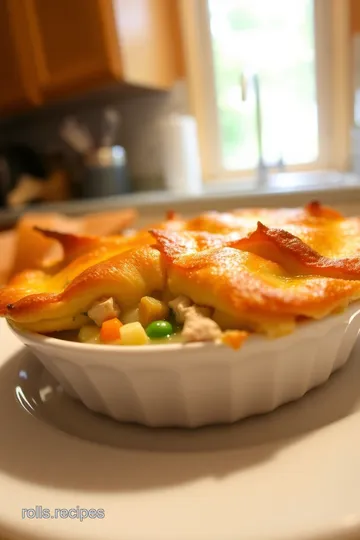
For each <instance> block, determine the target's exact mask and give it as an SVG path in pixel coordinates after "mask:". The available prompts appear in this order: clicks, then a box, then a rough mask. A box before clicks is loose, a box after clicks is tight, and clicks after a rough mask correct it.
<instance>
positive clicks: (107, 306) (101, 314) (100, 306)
mask: <svg viewBox="0 0 360 540" xmlns="http://www.w3.org/2000/svg"><path fill="white" fill-rule="evenodd" d="M119 314H120V308H119V306H118V305H117V303H116V302H115V300H114V299H113V298H105V299H102V300H100V301H98V302H96V303H95V304H94V305H93V306H92V307H91V308H90V309H89V311H88V317H90V319H92V320H93V321H94V323H95V324H96V325H97V326H101V325H102V323H103V322H104V321H107V320H109V319H113V318H114V317H118V316H119Z"/></svg>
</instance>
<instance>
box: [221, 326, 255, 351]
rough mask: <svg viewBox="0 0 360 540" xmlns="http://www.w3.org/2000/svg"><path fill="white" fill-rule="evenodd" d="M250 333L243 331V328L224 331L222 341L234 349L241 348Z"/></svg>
mask: <svg viewBox="0 0 360 540" xmlns="http://www.w3.org/2000/svg"><path fill="white" fill-rule="evenodd" d="M248 335H249V334H248V332H243V331H241V330H226V331H225V332H224V333H223V336H222V342H223V343H224V344H225V345H228V346H229V347H231V348H232V349H235V350H236V349H240V347H241V345H242V344H243V343H244V341H245V339H246V338H247V337H248Z"/></svg>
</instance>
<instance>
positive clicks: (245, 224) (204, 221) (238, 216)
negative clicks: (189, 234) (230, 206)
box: [154, 201, 345, 234]
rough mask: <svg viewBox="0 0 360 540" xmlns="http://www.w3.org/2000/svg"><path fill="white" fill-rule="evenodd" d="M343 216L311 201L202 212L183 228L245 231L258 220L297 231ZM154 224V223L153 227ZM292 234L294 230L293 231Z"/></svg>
mask: <svg viewBox="0 0 360 540" xmlns="http://www.w3.org/2000/svg"><path fill="white" fill-rule="evenodd" d="M344 219H345V218H344V217H343V216H342V214H340V213H339V212H338V211H337V210H334V209H333V208H330V207H327V206H323V205H321V204H320V203H319V202H317V201H313V202H311V203H309V204H308V205H306V206H305V207H304V208H241V209H236V210H233V211H231V212H216V211H212V212H205V213H203V214H200V215H199V216H197V217H195V218H192V219H189V220H188V221H187V222H186V224H185V226H184V229H185V230H196V231H208V232H212V233H220V234H222V233H229V232H234V231H237V232H239V233H242V234H247V233H249V232H251V231H253V230H254V229H255V228H256V225H257V222H258V221H261V222H262V223H264V224H265V225H267V226H268V227H276V228H285V229H287V227H288V226H292V227H297V229H298V231H301V230H305V231H307V230H308V229H312V228H314V227H315V228H316V229H323V228H327V227H332V226H333V225H337V224H338V223H339V222H342V221H343V220H344ZM154 228H155V227H154ZM294 234H296V233H295V232H294Z"/></svg>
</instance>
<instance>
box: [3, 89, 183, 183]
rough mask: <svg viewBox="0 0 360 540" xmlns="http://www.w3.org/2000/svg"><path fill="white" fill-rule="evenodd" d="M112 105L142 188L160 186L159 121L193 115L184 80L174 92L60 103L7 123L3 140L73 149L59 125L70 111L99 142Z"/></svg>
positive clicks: (120, 138) (51, 149) (43, 147)
mask: <svg viewBox="0 0 360 540" xmlns="http://www.w3.org/2000/svg"><path fill="white" fill-rule="evenodd" d="M109 105H111V106H112V107H115V108H117V109H118V110H119V112H120V114H121V119H122V122H121V128H120V130H119V135H118V140H117V141H116V142H117V143H119V144H121V145H123V146H124V147H125V149H126V151H127V158H128V165H129V171H130V174H131V177H132V178H133V181H134V186H135V188H136V189H137V190H148V189H159V188H161V186H162V179H161V151H162V149H161V145H160V138H159V137H158V124H159V122H161V120H163V119H164V118H165V117H166V115H168V114H170V113H172V112H177V113H181V114H188V113H189V102H188V95H187V88H186V84H185V82H184V81H178V83H177V84H176V85H175V86H174V88H173V89H172V90H171V91H169V92H164V93H151V94H149V95H141V96H136V97H131V98H129V97H127V98H125V99H124V98H123V99H117V98H116V95H115V96H114V95H112V96H111V98H109V97H108V96H104V99H100V100H97V101H96V103H94V102H91V101H89V102H88V103H87V100H86V99H84V101H83V102H82V103H81V107H79V106H76V105H75V106H74V105H68V106H67V105H64V104H62V105H59V107H54V108H52V109H51V110H47V111H39V112H37V113H33V114H31V115H30V116H29V117H27V118H24V119H21V120H16V121H14V122H13V123H11V122H10V123H7V125H6V128H3V129H1V132H2V133H0V140H1V142H16V143H25V144H29V145H31V146H32V147H34V148H35V149H38V150H41V151H45V152H56V151H62V152H69V153H71V150H70V149H69V147H67V145H66V143H64V142H63V141H62V140H61V138H60V135H59V126H60V123H61V121H62V119H63V118H64V117H65V116H66V115H75V116H77V118H79V120H80V121H81V122H83V123H85V124H86V125H87V126H88V127H89V129H90V131H91V133H92V135H93V136H94V138H95V140H99V139H100V136H101V125H102V124H101V122H102V111H103V110H104V108H105V107H106V106H109Z"/></svg>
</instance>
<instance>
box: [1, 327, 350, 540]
mask: <svg viewBox="0 0 360 540" xmlns="http://www.w3.org/2000/svg"><path fill="white" fill-rule="evenodd" d="M0 330H1V332H0V338H1V343H2V347H1V352H0V354H1V361H0V427H1V444H0V535H2V534H5V535H6V534H7V536H9V537H10V538H11V537H12V536H14V537H15V538H19V539H20V540H23V539H24V540H26V539H35V538H36V539H44V540H45V539H46V540H49V539H50V538H51V539H52V540H57V539H64V540H65V539H67V540H119V539H121V540H142V539H144V540H234V539H236V540H255V539H256V540H284V539H286V540H290V539H291V540H300V539H301V540H310V539H311V540H325V539H326V540H328V539H331V540H333V539H336V540H347V539H350V538H358V537H359V536H360V503H359V501H360V450H359V448H360V357H359V354H360V344H359V343H358V344H357V345H356V348H355V350H354V352H353V355H352V357H351V359H350V360H349V362H348V364H347V365H346V367H345V368H344V369H342V370H340V371H339V372H338V373H336V374H334V375H333V376H332V377H331V379H330V380H329V381H328V383H327V384H326V385H325V386H323V387H321V388H319V389H316V390H313V391H311V392H310V393H309V394H307V395H306V396H305V397H304V398H302V399H301V400H300V401H298V402H296V403H292V404H290V405H286V406H284V407H282V408H280V409H278V410H277V411H276V412H274V413H271V414H269V415H264V416H260V417H257V418H253V419H249V420H246V421H244V422H240V423H238V424H234V425H233V426H218V427H212V428H202V429H200V430H193V431H191V430H189V431H185V430H161V429H158V430H152V429H148V428H144V427H140V426H131V425H126V426H125V425H120V424H117V423H115V422H113V421H111V420H109V419H106V418H103V417H100V416H96V415H93V414H92V413H90V412H89V411H87V410H86V409H85V408H84V407H83V406H82V405H81V404H80V403H77V402H73V401H72V400H71V399H70V398H68V397H67V396H65V395H64V394H63V393H61V392H59V391H58V390H57V389H56V386H54V385H53V382H52V379H51V378H50V376H49V375H47V374H46V373H45V372H44V369H43V367H42V366H41V364H40V363H39V362H38V361H37V360H35V358H34V357H31V356H30V354H29V353H28V352H27V351H26V350H24V349H23V348H22V346H21V345H20V342H19V341H18V340H17V338H16V337H15V336H14V335H12V334H11V333H10V331H9V330H8V328H7V327H6V325H5V324H2V325H1V327H0ZM19 372H21V374H20V375H21V376H19ZM25 376H27V379H24V377H25ZM40 391H41V392H40ZM40 394H41V395H42V399H43V400H44V402H42V400H41V399H40ZM16 396H17V397H16ZM19 400H20V401H22V403H23V405H24V406H23V407H22V406H21V405H20V404H19ZM26 408H27V409H28V410H30V412H31V414H29V413H28V412H26V410H25V409H26ZM69 433H72V434H78V435H79V436H80V437H82V439H80V438H78V437H74V436H71V435H69ZM85 439H93V440H97V441H100V442H103V443H106V444H94V443H92V442H90V441H89V440H85ZM36 506H42V507H43V508H49V509H50V510H51V512H53V511H54V510H55V509H56V508H74V507H76V506H79V507H81V508H94V509H98V508H103V509H104V510H105V518H104V519H91V520H90V518H88V519H87V520H85V521H82V522H80V521H79V520H77V519H57V520H55V519H49V520H46V519H25V520H23V519H22V517H21V514H22V508H35V507H36Z"/></svg>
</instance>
